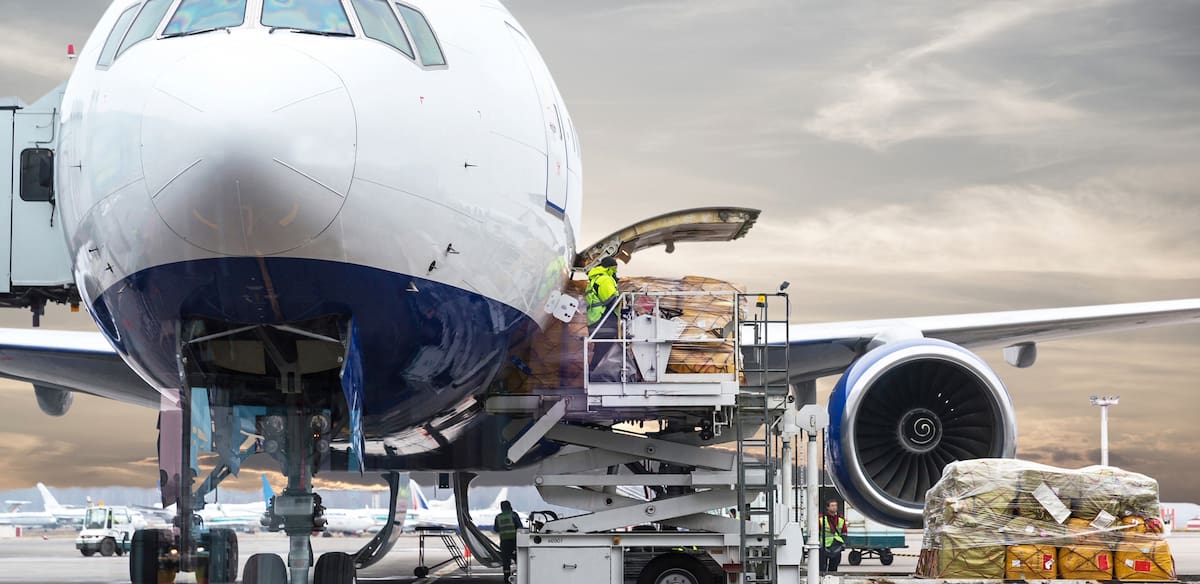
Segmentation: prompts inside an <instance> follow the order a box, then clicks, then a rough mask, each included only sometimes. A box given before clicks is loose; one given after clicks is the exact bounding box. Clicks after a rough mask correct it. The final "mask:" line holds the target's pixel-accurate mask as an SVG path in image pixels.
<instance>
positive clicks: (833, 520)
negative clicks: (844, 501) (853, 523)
mask: <svg viewBox="0 0 1200 584" xmlns="http://www.w3.org/2000/svg"><path fill="white" fill-rule="evenodd" d="M820 524H821V559H822V561H821V569H823V570H825V571H826V572H836V571H837V569H838V565H839V564H841V563H842V551H844V550H845V549H846V537H845V535H846V527H847V526H846V518H845V517H842V516H841V514H839V513H838V502H837V500H836V499H830V500H829V501H826V502H825V513H824V514H823V515H821V521H820Z"/></svg>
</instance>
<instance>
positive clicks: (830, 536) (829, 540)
mask: <svg viewBox="0 0 1200 584" xmlns="http://www.w3.org/2000/svg"><path fill="white" fill-rule="evenodd" d="M845 528H846V518H845V517H840V516H839V517H838V518H837V529H830V528H829V516H828V515H824V514H822V515H821V532H822V533H824V535H825V537H824V539H822V540H821V545H822V546H824V547H830V546H832V545H833V543H834V542H838V541H840V542H842V543H846V540H845V539H843V538H842V530H843V529H845Z"/></svg>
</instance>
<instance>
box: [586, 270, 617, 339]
mask: <svg viewBox="0 0 1200 584" xmlns="http://www.w3.org/2000/svg"><path fill="white" fill-rule="evenodd" d="M616 273H617V269H616V268H606V267H604V266H596V267H594V268H592V269H591V270H590V271H588V287H587V296H586V297H585V298H584V300H585V301H586V302H587V320H588V326H592V325H594V324H596V323H598V322H600V320H601V319H602V318H604V313H605V312H607V311H608V308H609V306H611V305H612V303H613V300H614V299H616V297H617V280H616V278H614V277H613V275H614V274H616Z"/></svg>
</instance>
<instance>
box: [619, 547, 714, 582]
mask: <svg viewBox="0 0 1200 584" xmlns="http://www.w3.org/2000/svg"><path fill="white" fill-rule="evenodd" d="M637 581H638V584H667V583H668V582H669V583H671V584H710V583H711V582H712V581H713V576H712V574H711V573H710V572H709V571H708V568H705V567H704V564H701V563H700V561H699V560H697V559H696V558H693V557H691V556H687V555H684V554H667V555H664V556H659V557H657V558H654V560H653V561H651V562H650V563H649V564H646V567H645V568H643V569H642V573H641V574H640V575H639V576H638V580H637Z"/></svg>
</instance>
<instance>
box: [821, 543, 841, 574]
mask: <svg viewBox="0 0 1200 584" xmlns="http://www.w3.org/2000/svg"><path fill="white" fill-rule="evenodd" d="M841 563H842V552H838V553H836V554H835V553H833V552H831V551H829V548H827V547H823V546H822V547H821V570H822V571H824V572H836V571H837V569H838V565H840V564H841Z"/></svg>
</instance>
